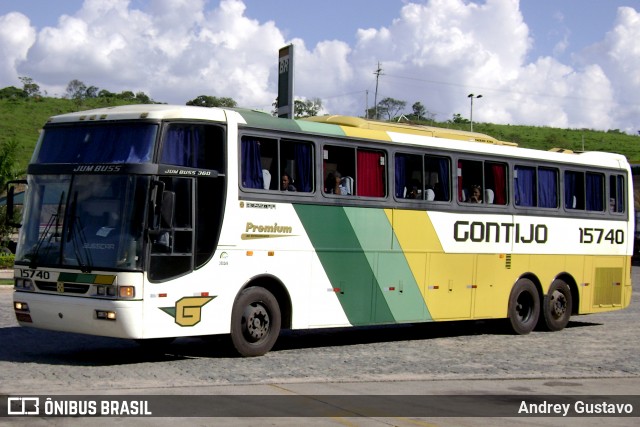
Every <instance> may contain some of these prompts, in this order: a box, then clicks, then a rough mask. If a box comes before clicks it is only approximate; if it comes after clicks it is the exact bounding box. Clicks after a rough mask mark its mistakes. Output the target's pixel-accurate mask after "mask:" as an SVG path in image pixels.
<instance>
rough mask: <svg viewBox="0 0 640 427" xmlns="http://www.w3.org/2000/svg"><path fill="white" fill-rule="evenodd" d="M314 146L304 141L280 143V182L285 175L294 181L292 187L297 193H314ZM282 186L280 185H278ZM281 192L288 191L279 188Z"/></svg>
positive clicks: (284, 141)
mask: <svg viewBox="0 0 640 427" xmlns="http://www.w3.org/2000/svg"><path fill="white" fill-rule="evenodd" d="M313 164H314V163H313V145H312V144H311V143H309V142H304V141H288V140H283V141H280V164H279V165H278V169H276V170H277V171H278V172H277V173H278V182H281V177H282V175H283V174H287V175H289V176H290V177H291V179H292V180H293V182H292V185H293V188H295V191H297V192H303V193H310V192H311V191H313V176H314V171H313ZM278 185H280V184H278ZM278 188H279V189H280V190H286V189H284V188H281V187H278Z"/></svg>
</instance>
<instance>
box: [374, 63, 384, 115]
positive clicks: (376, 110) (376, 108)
mask: <svg viewBox="0 0 640 427" xmlns="http://www.w3.org/2000/svg"><path fill="white" fill-rule="evenodd" d="M373 74H375V75H376V94H375V96H374V97H373V107H374V108H375V112H376V113H375V114H376V116H375V117H374V119H376V120H378V80H379V79H380V74H382V68H380V61H378V69H377V70H376V71H375V72H374V73H373Z"/></svg>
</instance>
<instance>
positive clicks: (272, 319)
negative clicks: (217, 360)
mask: <svg viewBox="0 0 640 427" xmlns="http://www.w3.org/2000/svg"><path fill="white" fill-rule="evenodd" d="M281 322H282V319H281V316H280V306H279V305H278V301H277V300H276V298H275V297H274V296H273V294H272V293H271V292H269V291H268V290H266V289H264V288H260V287H250V288H247V289H245V290H243V291H242V292H241V293H240V295H239V296H238V298H237V299H236V302H235V304H234V305H233V310H232V311H231V341H232V343H233V346H234V348H235V349H236V351H237V352H238V353H239V354H240V355H241V356H245V357H253V356H262V355H263V354H265V353H267V352H268V351H269V350H271V348H272V347H273V345H274V344H275V342H276V340H277V339H278V335H279V334H280V326H281Z"/></svg>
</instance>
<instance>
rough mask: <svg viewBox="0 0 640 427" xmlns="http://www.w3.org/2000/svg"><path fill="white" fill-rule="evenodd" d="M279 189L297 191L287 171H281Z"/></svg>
mask: <svg viewBox="0 0 640 427" xmlns="http://www.w3.org/2000/svg"><path fill="white" fill-rule="evenodd" d="M280 190H282V191H298V190H296V187H295V186H294V185H293V180H292V179H291V176H290V175H289V174H288V173H286V172H285V173H283V174H282V177H281V178H280Z"/></svg>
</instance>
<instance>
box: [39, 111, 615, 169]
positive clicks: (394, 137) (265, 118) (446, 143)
mask: <svg viewBox="0 0 640 427" xmlns="http://www.w3.org/2000/svg"><path fill="white" fill-rule="evenodd" d="M231 116H233V117H235V119H233V121H237V122H239V123H240V124H244V125H246V126H249V127H255V128H264V129H273V130H282V131H289V132H306V133H313V134H324V135H332V136H341V137H345V136H346V137H353V138H362V139H370V140H378V141H386V142H396V143H401V144H416V145H424V144H428V145H431V146H434V147H441V148H451V149H455V150H463V151H469V150H470V151H477V150H478V148H472V147H473V146H474V145H475V144H471V145H470V144H469V143H470V142H472V143H483V144H487V145H485V146H484V147H483V148H482V151H483V152H486V153H492V154H497V155H504V156H513V157H532V158H538V159H546V160H552V161H561V162H568V163H576V164H585V163H586V164H593V165H600V166H608V167H624V168H626V167H628V164H627V160H626V158H625V157H624V156H623V155H621V154H615V153H605V152H583V153H573V152H570V151H564V152H562V151H555V152H554V151H543V150H535V149H527V148H520V147H517V144H514V143H510V142H505V141H500V140H498V139H495V138H493V137H491V136H488V135H484V134H481V133H475V132H466V131H458V130H453V129H446V128H437V127H433V126H422V125H411V124H405V123H393V122H380V121H375V120H365V119H362V118H359V117H350V116H341V115H330V116H319V117H308V118H304V119H297V120H290V119H281V118H277V117H273V116H272V115H271V114H269V113H266V112H263V111H258V110H250V109H241V108H206V107H196V106H186V105H167V104H136V105H122V106H115V107H105V108H98V109H94V110H87V111H79V112H75V113H68V114H61V115H57V116H52V117H51V118H50V119H49V120H48V123H72V122H82V121H86V122H91V121H93V122H99V121H108V120H139V119H156V120H172V119H191V120H209V121H217V122H226V121H227V120H231ZM427 141H429V142H427ZM534 153H535V154H534Z"/></svg>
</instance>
